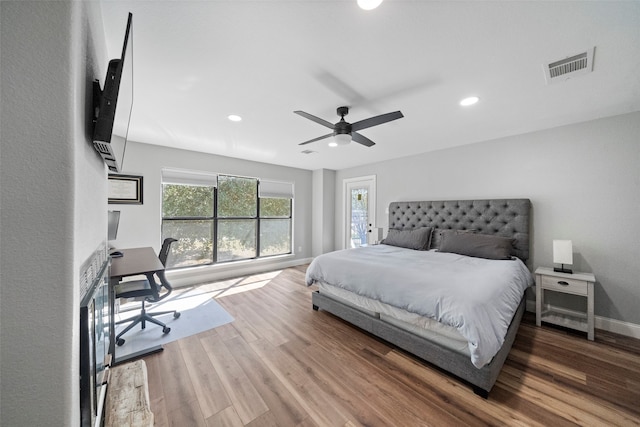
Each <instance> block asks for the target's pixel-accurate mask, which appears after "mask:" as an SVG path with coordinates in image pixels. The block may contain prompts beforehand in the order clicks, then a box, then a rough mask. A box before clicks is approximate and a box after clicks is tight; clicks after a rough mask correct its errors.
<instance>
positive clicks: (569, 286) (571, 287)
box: [542, 276, 587, 295]
mask: <svg viewBox="0 0 640 427" xmlns="http://www.w3.org/2000/svg"><path fill="white" fill-rule="evenodd" d="M542 288H543V289H551V290H556V291H560V292H568V293H572V294H577V295H587V282H585V281H584V280H575V279H567V278H564V277H551V276H542Z"/></svg>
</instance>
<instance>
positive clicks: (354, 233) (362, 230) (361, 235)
mask: <svg viewBox="0 0 640 427" xmlns="http://www.w3.org/2000/svg"><path fill="white" fill-rule="evenodd" d="M368 211H369V198H368V188H367V187H362V188H354V189H352V190H351V247H352V248H357V247H359V246H361V245H364V244H366V243H367V229H368V227H367V224H368V223H369V218H368Z"/></svg>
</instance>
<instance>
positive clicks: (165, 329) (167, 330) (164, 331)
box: [162, 327, 171, 334]
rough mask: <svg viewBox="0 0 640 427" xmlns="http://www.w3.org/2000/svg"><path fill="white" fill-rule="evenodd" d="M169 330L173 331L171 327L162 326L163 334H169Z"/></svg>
mask: <svg viewBox="0 0 640 427" xmlns="http://www.w3.org/2000/svg"><path fill="white" fill-rule="evenodd" d="M169 332H171V328H167V327H164V328H162V333H163V334H168V333H169Z"/></svg>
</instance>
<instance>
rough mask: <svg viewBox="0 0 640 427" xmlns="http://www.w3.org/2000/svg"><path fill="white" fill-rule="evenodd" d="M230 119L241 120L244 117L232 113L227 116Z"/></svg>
mask: <svg viewBox="0 0 640 427" xmlns="http://www.w3.org/2000/svg"><path fill="white" fill-rule="evenodd" d="M227 118H228V119H229V120H231V121H232V122H239V121H241V120H242V117H240V116H236V115H235V114H231V115H229V116H228V117H227Z"/></svg>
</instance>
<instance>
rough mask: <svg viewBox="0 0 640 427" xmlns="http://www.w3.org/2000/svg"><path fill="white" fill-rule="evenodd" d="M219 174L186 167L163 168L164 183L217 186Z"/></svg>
mask: <svg viewBox="0 0 640 427" xmlns="http://www.w3.org/2000/svg"><path fill="white" fill-rule="evenodd" d="M217 182H218V175H217V174H215V173H208V172H199V171H191V170H184V169H168V168H165V169H162V183H163V184H178V185H198V186H202V187H215V186H216V185H217Z"/></svg>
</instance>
